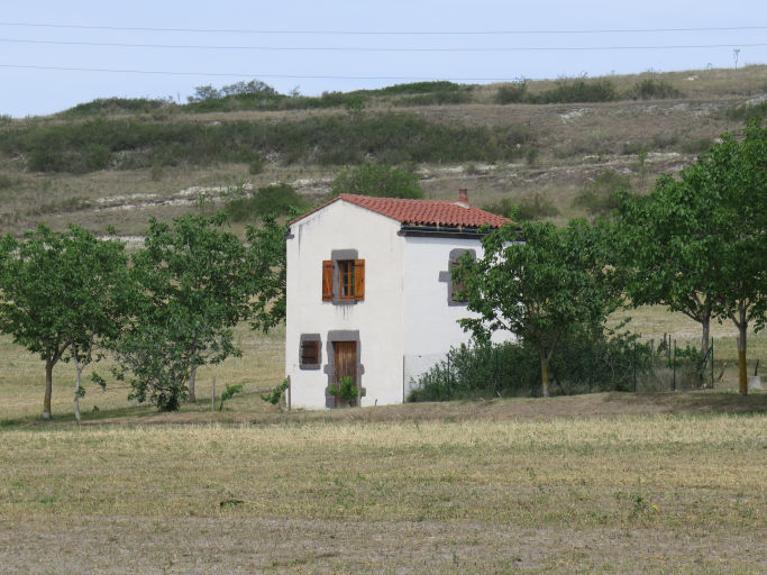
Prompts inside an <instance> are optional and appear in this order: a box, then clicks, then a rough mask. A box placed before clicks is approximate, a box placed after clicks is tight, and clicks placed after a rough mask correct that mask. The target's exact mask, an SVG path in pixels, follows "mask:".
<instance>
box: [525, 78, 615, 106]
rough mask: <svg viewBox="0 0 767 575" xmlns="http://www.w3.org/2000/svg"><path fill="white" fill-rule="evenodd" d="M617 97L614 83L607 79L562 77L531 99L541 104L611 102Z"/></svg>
mask: <svg viewBox="0 0 767 575" xmlns="http://www.w3.org/2000/svg"><path fill="white" fill-rule="evenodd" d="M618 98H619V95H618V90H617V89H616V87H615V84H614V83H613V82H612V81H610V80H607V79H597V80H588V79H586V78H577V79H574V80H573V79H563V80H559V81H557V84H556V87H554V88H552V89H551V90H547V91H545V92H543V93H541V94H538V95H536V96H531V98H530V99H531V101H532V102H534V103H541V104H568V103H575V102H612V101H613V100H617V99H618Z"/></svg>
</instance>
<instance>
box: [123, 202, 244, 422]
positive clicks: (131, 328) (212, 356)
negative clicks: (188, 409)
mask: <svg viewBox="0 0 767 575" xmlns="http://www.w3.org/2000/svg"><path fill="white" fill-rule="evenodd" d="M224 223H225V217H224V216H223V215H222V214H218V215H215V216H211V217H208V216H203V215H196V214H195V215H185V216H182V217H180V218H177V219H176V220H174V221H173V222H172V223H162V222H158V221H156V220H153V221H152V222H151V223H150V226H149V231H148V233H147V236H146V239H145V241H144V249H143V250H141V251H140V252H139V253H137V254H136V255H135V256H134V258H133V269H132V274H133V277H134V278H135V283H136V285H137V286H138V288H139V294H138V295H137V297H136V301H135V305H134V314H133V319H132V321H131V322H130V323H129V325H128V327H127V329H126V330H125V332H124V333H123V335H122V337H121V338H120V340H119V341H118V342H117V346H116V351H117V357H118V359H119V360H120V364H121V366H122V369H121V371H120V375H121V377H125V376H126V373H127V372H128V371H130V372H131V373H132V377H131V379H130V382H131V385H132V386H133V388H134V394H133V396H134V397H135V398H138V399H139V400H140V401H145V400H146V399H147V398H149V400H150V401H152V402H153V403H155V404H156V405H158V407H160V409H163V410H176V409H178V407H179V405H180V403H181V401H183V400H184V399H187V398H188V399H190V400H191V401H195V399H196V396H195V379H196V372H197V368H198V367H199V366H201V365H205V364H216V363H220V362H221V361H223V360H225V359H226V358H227V357H229V356H231V355H237V354H239V353H240V352H239V349H238V348H237V346H236V345H235V343H234V339H233V333H232V330H233V328H234V327H235V326H236V325H237V323H239V322H240V321H241V320H243V319H246V318H248V317H249V316H250V313H251V304H250V300H251V297H252V295H253V293H254V290H255V289H256V287H257V283H256V281H255V280H254V278H253V277H252V275H251V273H250V266H249V259H248V252H247V249H246V246H245V244H244V243H243V242H242V241H241V240H240V239H239V238H238V237H237V236H236V235H234V234H233V233H231V232H229V231H226V230H225V229H223V225H224ZM153 353H154V354H155V355H152V354H153Z"/></svg>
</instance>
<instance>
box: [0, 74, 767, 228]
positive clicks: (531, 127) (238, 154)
mask: <svg viewBox="0 0 767 575" xmlns="http://www.w3.org/2000/svg"><path fill="white" fill-rule="evenodd" d="M766 99H767V66H750V67H746V68H742V69H739V70H733V69H729V70H705V71H687V72H674V73H646V74H642V75H633V76H611V77H607V78H594V79H587V80H577V79H576V80H572V79H571V80H540V81H528V82H525V83H516V84H511V85H486V86H462V85H456V84H451V83H449V82H430V83H419V84H409V85H401V86H392V87H389V88H384V89H380V90H367V91H357V92H351V93H347V94H341V93H331V94H326V95H323V96H322V97H316V98H312V97H305V96H285V95H279V94H276V93H272V92H266V93H261V94H256V95H253V94H245V95H230V96H225V97H221V98H216V99H211V100H206V101H201V102H195V103H190V104H186V105H180V104H174V103H171V102H166V101H161V100H143V99H142V100H127V99H120V98H114V99H109V100H100V101H95V102H90V103H85V104H82V105H80V106H76V107H75V108H72V109H70V110H67V111H63V112H61V113H59V114H56V115H54V116H49V117H35V118H27V119H23V120H12V119H9V118H7V117H5V118H3V119H0V232H12V233H19V232H20V231H22V230H23V229H26V228H28V227H29V226H32V225H34V224H36V223H39V222H47V223H49V224H51V225H53V226H54V227H61V226H64V225H66V224H68V223H70V222H75V223H79V224H82V225H85V226H87V227H89V228H92V229H95V230H99V231H101V230H103V229H104V228H105V226H108V225H111V226H114V227H115V229H116V231H117V233H118V234H120V235H123V236H137V235H141V233H142V231H143V229H144V227H145V225H146V222H147V220H148V218H149V217H150V216H155V217H159V218H167V217H172V216H173V215H176V214H178V213H181V212H184V211H188V210H191V209H195V206H196V205H198V201H199V198H200V196H201V194H205V197H206V198H207V199H209V200H212V201H214V202H215V201H217V200H219V199H220V197H221V195H222V194H225V193H226V191H227V189H229V188H230V187H235V186H240V185H246V186H247V185H252V186H254V187H258V186H262V185H265V184H268V183H273V182H287V183H289V184H291V185H293V186H294V187H296V188H297V189H298V190H299V192H300V193H302V194H305V195H307V196H309V197H310V198H312V199H316V198H318V197H320V196H322V195H323V194H324V193H326V192H327V190H328V186H329V183H330V182H331V181H332V179H333V177H334V175H335V174H336V173H337V171H338V169H339V168H340V167H341V166H343V165H348V164H355V163H360V162H364V161H381V162H387V163H394V164H407V165H410V166H412V167H413V168H414V169H415V170H417V173H418V174H419V176H420V177H421V179H422V184H423V187H424V189H425V190H426V191H427V194H428V195H429V196H432V197H452V196H453V195H454V194H455V190H456V189H457V188H459V187H467V188H469V190H470V194H471V199H472V202H473V203H474V204H475V205H480V206H481V205H484V204H487V203H490V202H495V201H497V200H499V199H501V198H510V199H511V200H512V201H514V202H520V201H522V202H524V201H526V199H527V201H530V199H531V198H533V197H534V195H535V194H538V196H539V197H538V202H539V203H542V204H546V205H548V204H552V205H553V206H554V207H555V208H556V211H557V212H558V214H554V210H548V211H549V212H550V213H551V214H552V215H551V217H553V218H554V219H557V220H563V219H567V218H569V217H572V216H575V215H581V214H583V213H584V206H583V205H573V200H574V198H575V197H576V195H577V194H578V193H579V192H580V191H581V190H582V189H583V188H584V187H585V186H587V185H588V184H589V183H590V182H593V181H594V180H595V179H596V178H597V177H598V176H599V175H600V174H603V173H604V172H614V173H615V174H618V175H619V176H622V177H623V178H624V180H625V181H628V182H630V185H632V187H634V188H635V189H646V188H647V187H649V186H650V185H651V184H652V182H653V180H654V178H655V177H656V176H657V175H658V174H660V173H666V172H673V171H675V170H678V169H680V168H681V167H682V166H684V165H685V164H687V163H688V162H690V161H691V160H693V159H694V158H695V156H696V155H697V154H698V153H699V152H701V151H703V150H705V149H706V148H707V147H708V146H709V145H710V144H711V142H713V141H714V139H715V138H717V137H718V136H719V135H720V134H721V133H723V132H725V131H738V130H739V129H741V127H742V125H743V120H744V119H745V118H746V117H748V116H751V115H758V116H762V115H764V114H765V111H767V104H765V100H766ZM502 102H504V103H502ZM262 162H263V167H261V166H258V168H253V165H254V164H260V163H262ZM253 172H254V173H253Z"/></svg>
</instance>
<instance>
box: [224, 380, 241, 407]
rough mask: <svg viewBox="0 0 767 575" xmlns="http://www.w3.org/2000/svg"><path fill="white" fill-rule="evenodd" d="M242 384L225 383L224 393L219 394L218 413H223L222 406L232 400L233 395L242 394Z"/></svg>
mask: <svg viewBox="0 0 767 575" xmlns="http://www.w3.org/2000/svg"><path fill="white" fill-rule="evenodd" d="M242 389H243V384H241V383H227V384H226V389H224V393H222V394H221V403H219V405H218V410H219V411H224V404H225V403H226V402H227V401H229V400H231V399H232V398H234V396H235V395H238V394H239V393H242Z"/></svg>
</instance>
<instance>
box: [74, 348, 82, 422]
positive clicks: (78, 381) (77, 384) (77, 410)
mask: <svg viewBox="0 0 767 575" xmlns="http://www.w3.org/2000/svg"><path fill="white" fill-rule="evenodd" d="M75 370H76V371H77V377H76V379H75V419H76V420H77V423H80V386H81V382H82V375H83V364H82V363H80V362H79V361H77V360H75Z"/></svg>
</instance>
